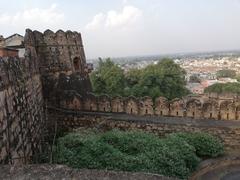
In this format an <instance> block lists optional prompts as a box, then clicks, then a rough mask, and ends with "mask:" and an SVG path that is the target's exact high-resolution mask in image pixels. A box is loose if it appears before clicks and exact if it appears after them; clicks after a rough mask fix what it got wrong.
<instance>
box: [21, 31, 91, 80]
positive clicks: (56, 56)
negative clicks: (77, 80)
mask: <svg viewBox="0 0 240 180" xmlns="http://www.w3.org/2000/svg"><path fill="white" fill-rule="evenodd" d="M24 43H25V47H26V48H34V49H35V51H36V55H37V56H38V59H39V66H40V71H41V72H42V73H49V72H51V73H56V72H65V73H68V74H71V73H73V72H78V73H80V74H82V75H86V76H87V75H88V72H87V71H86V68H87V64H86V57H85V53H84V49H83V42H82V37H81V34H80V33H78V32H72V31H66V32H64V31H62V30H59V31H57V32H56V33H54V32H53V31H51V30H46V31H45V32H43V33H41V32H39V31H32V30H30V29H27V30H26V35H25V40H24Z"/></svg>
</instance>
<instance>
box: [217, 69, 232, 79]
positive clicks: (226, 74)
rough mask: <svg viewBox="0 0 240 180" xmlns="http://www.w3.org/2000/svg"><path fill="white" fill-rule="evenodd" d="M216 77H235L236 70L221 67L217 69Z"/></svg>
mask: <svg viewBox="0 0 240 180" xmlns="http://www.w3.org/2000/svg"><path fill="white" fill-rule="evenodd" d="M217 77H218V78H235V77H236V71H234V70H231V69H223V70H219V71H217Z"/></svg>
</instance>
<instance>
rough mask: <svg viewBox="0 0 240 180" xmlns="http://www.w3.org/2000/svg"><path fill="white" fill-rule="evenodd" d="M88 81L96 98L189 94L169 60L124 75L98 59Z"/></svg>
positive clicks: (178, 70)
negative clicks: (90, 81)
mask: <svg viewBox="0 0 240 180" xmlns="http://www.w3.org/2000/svg"><path fill="white" fill-rule="evenodd" d="M91 80H92V84H93V88H94V92H95V93H97V94H102V93H107V94H109V95H121V96H130V95H133V96H137V97H142V96H151V97H153V98H156V97H158V96H164V97H167V98H169V99H173V98H176V97H182V96H184V95H186V94H188V93H189V91H188V90H187V89H186V88H185V71H184V70H183V69H182V68H181V67H180V66H179V65H177V64H176V63H174V61H172V60H171V59H163V60H162V61H160V62H159V63H158V64H156V65H149V66H147V67H146V68H144V69H131V70H129V71H128V72H126V73H125V74H124V72H123V70H122V69H121V68H120V67H119V66H117V65H116V64H114V63H113V62H112V61H111V60H110V59H106V60H102V59H100V60H99V66H98V68H97V70H96V71H95V72H93V73H92V74H91Z"/></svg>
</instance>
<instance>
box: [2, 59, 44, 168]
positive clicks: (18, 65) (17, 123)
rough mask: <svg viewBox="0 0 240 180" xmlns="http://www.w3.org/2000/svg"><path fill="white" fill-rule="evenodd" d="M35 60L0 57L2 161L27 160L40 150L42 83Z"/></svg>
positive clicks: (23, 161) (19, 161)
mask: <svg viewBox="0 0 240 180" xmlns="http://www.w3.org/2000/svg"><path fill="white" fill-rule="evenodd" d="M31 60H32V61H34V58H31ZM32 61H30V59H29V57H28V58H26V59H17V58H0V163H10V164H15V163H26V162H28V161H29V160H30V158H31V157H32V156H34V154H36V153H38V151H39V150H40V141H41V138H42V130H43V122H44V113H43V97H42V84H41V78H40V74H39V72H38V69H37V68H34V67H33V66H32Z"/></svg>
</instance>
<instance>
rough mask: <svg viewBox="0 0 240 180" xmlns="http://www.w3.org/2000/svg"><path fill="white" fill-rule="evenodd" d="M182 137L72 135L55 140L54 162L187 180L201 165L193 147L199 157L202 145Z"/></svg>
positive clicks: (116, 132) (132, 133) (134, 133)
mask: <svg viewBox="0 0 240 180" xmlns="http://www.w3.org/2000/svg"><path fill="white" fill-rule="evenodd" d="M183 136H185V135H184V134H177V135H171V136H169V137H167V138H163V139H160V138H159V137H158V136H156V135H153V134H148V133H143V132H139V131H130V132H122V131H119V130H113V131H109V132H106V133H93V132H89V133H71V134H68V135H66V136H65V137H62V138H59V139H58V143H57V148H56V149H57V151H56V153H55V155H56V156H55V158H54V159H55V162H56V163H61V164H66V165H69V166H71V167H75V168H89V169H107V170H121V171H132V172H149V173H158V174H162V175H166V176H172V177H178V178H186V177H187V176H188V175H189V174H190V173H191V172H192V171H194V170H195V168H196V167H197V165H198V164H199V162H200V159H199V157H197V155H196V149H195V146H196V148H198V151H199V150H200V151H199V152H200V153H201V154H202V151H201V150H202V148H204V147H203V146H204V143H202V144H201V145H200V146H197V145H195V144H194V143H197V141H199V140H198V139H196V140H195V141H190V138H189V137H188V136H187V135H186V137H187V140H185V137H183ZM196 137H198V136H196ZM199 137H204V138H205V136H199ZM207 137H208V136H207ZM209 139H210V140H211V138H205V140H207V141H208V140H209ZM188 142H190V143H188ZM199 142H201V141H199ZM210 143H212V141H211V142H210ZM192 144H194V145H192ZM205 144H206V145H207V146H209V144H208V143H205Z"/></svg>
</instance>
